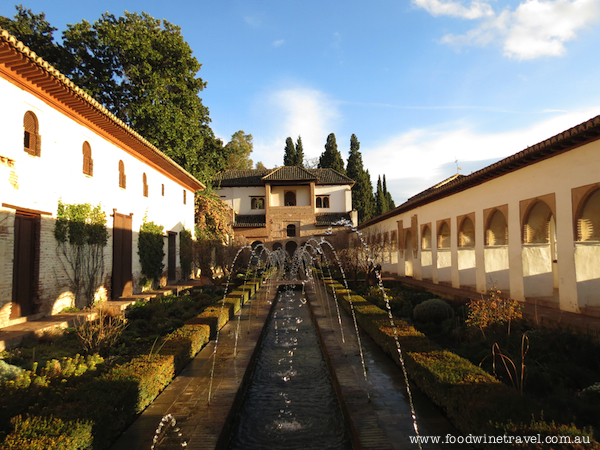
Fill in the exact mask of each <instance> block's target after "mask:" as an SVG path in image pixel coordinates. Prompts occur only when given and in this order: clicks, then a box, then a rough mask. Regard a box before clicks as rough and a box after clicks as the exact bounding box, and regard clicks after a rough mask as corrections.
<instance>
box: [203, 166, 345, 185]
mask: <svg viewBox="0 0 600 450" xmlns="http://www.w3.org/2000/svg"><path fill="white" fill-rule="evenodd" d="M282 181H290V182H292V181H294V182H297V181H300V182H302V181H305V182H309V181H315V182H316V183H317V184H321V185H322V184H349V185H354V181H352V180H351V179H350V178H348V177H347V176H345V175H342V174H341V173H339V172H336V171H335V170H333V169H304V168H302V167H297V166H283V167H278V168H277V169H273V170H228V171H226V172H223V173H220V174H218V175H217V176H216V177H215V178H214V184H215V186H220V187H236V186H264V185H265V183H271V182H282Z"/></svg>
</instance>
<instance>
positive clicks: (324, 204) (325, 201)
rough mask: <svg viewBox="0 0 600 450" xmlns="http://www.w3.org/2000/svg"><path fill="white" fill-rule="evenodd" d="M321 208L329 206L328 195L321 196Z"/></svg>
mask: <svg viewBox="0 0 600 450" xmlns="http://www.w3.org/2000/svg"><path fill="white" fill-rule="evenodd" d="M323 208H329V197H328V196H327V197H323Z"/></svg>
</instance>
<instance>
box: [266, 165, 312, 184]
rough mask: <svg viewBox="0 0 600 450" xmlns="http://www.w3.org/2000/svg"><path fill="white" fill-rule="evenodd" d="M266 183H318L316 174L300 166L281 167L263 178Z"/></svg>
mask: <svg viewBox="0 0 600 450" xmlns="http://www.w3.org/2000/svg"><path fill="white" fill-rule="evenodd" d="M263 180H264V181H292V180H293V181H304V180H306V181H312V180H314V181H317V180H318V178H317V176H316V175H315V174H314V173H311V172H309V171H308V170H306V169H305V168H303V167H299V166H283V167H279V168H277V169H275V170H273V171H272V172H270V173H269V174H267V175H265V176H264V177H263Z"/></svg>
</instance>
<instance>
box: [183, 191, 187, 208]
mask: <svg viewBox="0 0 600 450" xmlns="http://www.w3.org/2000/svg"><path fill="white" fill-rule="evenodd" d="M186 201H187V191H186V190H185V189H184V190H183V204H184V205H187V203H186Z"/></svg>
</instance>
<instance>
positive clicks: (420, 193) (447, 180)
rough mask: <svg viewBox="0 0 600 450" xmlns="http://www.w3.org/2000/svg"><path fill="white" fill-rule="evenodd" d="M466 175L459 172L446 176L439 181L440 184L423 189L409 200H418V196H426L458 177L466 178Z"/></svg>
mask: <svg viewBox="0 0 600 450" xmlns="http://www.w3.org/2000/svg"><path fill="white" fill-rule="evenodd" d="M464 177H465V175H461V174H459V173H457V174H455V175H452V176H451V177H449V178H446V179H445V180H444V181H440V182H439V183H438V184H436V185H435V186H431V187H430V188H428V189H425V190H424V191H422V192H419V193H418V194H416V195H413V196H412V197H410V198H409V199H408V201H411V200H416V199H417V198H421V197H424V196H425V195H428V194H430V193H431V192H434V191H436V190H437V189H439V188H441V187H442V186H445V185H446V184H448V183H450V182H451V181H454V180H458V179H460V178H464Z"/></svg>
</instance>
